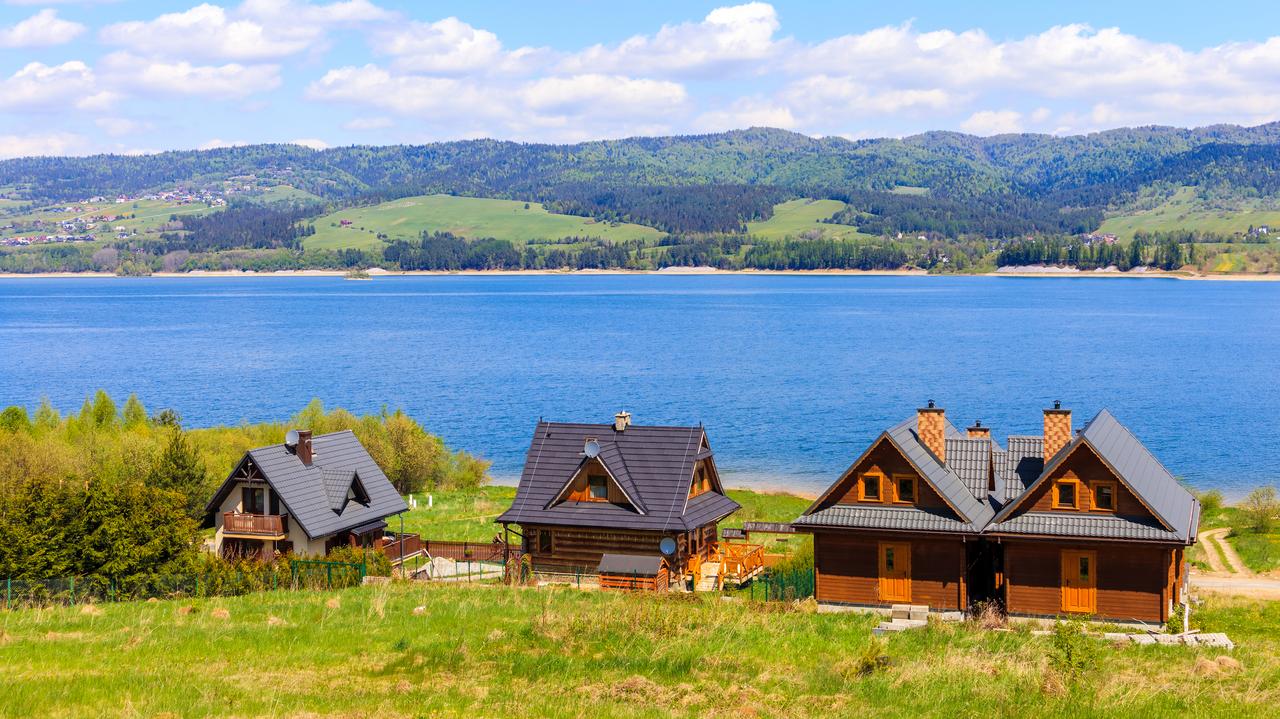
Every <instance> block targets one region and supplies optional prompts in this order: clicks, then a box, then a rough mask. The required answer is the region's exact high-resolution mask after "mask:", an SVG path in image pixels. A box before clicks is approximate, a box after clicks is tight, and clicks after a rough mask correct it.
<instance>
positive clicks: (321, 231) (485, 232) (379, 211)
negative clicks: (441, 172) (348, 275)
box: [306, 195, 661, 250]
mask: <svg viewBox="0 0 1280 719" xmlns="http://www.w3.org/2000/svg"><path fill="white" fill-rule="evenodd" d="M526 208H527V209H526ZM343 220H348V221H350V222H351V224H350V225H348V226H346V227H344V226H342V221H343ZM315 226H316V234H315V235H312V236H311V237H308V238H307V240H306V247H307V249H330V250H333V249H343V248H359V249H376V248H379V247H381V246H382V244H383V241H382V240H380V239H379V238H378V235H379V234H382V235H385V236H386V239H388V240H410V239H417V238H418V237H419V236H420V235H421V234H422V232H423V231H424V230H426V231H430V232H451V233H453V234H455V235H458V236H461V237H467V238H482V237H493V238H495V239H499V240H510V241H512V242H525V241H528V240H557V239H560V238H562V237H575V236H576V237H599V238H602V239H605V240H611V241H616V242H621V241H625V240H655V239H657V238H658V237H659V235H660V234H661V233H660V232H658V230H655V229H654V228H652V227H644V226H641V225H632V224H625V223H618V224H612V223H606V222H598V221H596V220H593V219H591V218H588V217H577V216H574V215H557V214H552V213H550V212H547V211H546V210H545V209H544V208H543V207H542V205H541V204H539V203H536V202H531V203H524V202H516V201H512V200H493V199H486V198H476V197H454V196H451V195H420V196H417V197H405V198H401V199H399V200H392V201H390V202H382V203H379V204H377V205H370V206H368V207H353V208H350V209H346V210H341V211H339V212H334V213H332V214H330V215H325V216H324V217H321V218H318V219H317V220H316V221H315Z"/></svg>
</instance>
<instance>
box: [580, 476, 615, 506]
mask: <svg viewBox="0 0 1280 719" xmlns="http://www.w3.org/2000/svg"><path fill="white" fill-rule="evenodd" d="M593 479H599V480H601V486H603V487H604V496H601V497H597V496H596V495H595V494H594V493H593V492H592V491H591V480H593ZM584 484H585V485H586V486H585V487H583V489H584V490H586V496H587V499H586V501H588V502H608V501H609V475H607V474H590V473H588V474H587V476H586V480H585V482H584Z"/></svg>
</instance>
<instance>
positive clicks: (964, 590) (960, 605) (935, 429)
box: [795, 403, 1199, 622]
mask: <svg viewBox="0 0 1280 719" xmlns="http://www.w3.org/2000/svg"><path fill="white" fill-rule="evenodd" d="M1198 522H1199V504H1198V502H1197V501H1196V499H1195V498H1194V497H1193V496H1192V495H1191V493H1190V492H1188V491H1187V490H1186V489H1184V488H1183V487H1182V486H1181V485H1179V484H1178V483H1177V482H1176V481H1175V480H1174V478H1173V476H1172V475H1170V474H1169V472H1168V470H1166V469H1165V468H1164V467H1163V466H1162V465H1161V464H1160V463H1159V462H1158V461H1157V460H1156V459H1155V457H1153V456H1152V455H1151V453H1150V452H1149V451H1148V450H1147V449H1146V448H1145V447H1144V446H1143V445H1142V444H1141V443H1140V442H1139V441H1138V440H1137V439H1136V438H1135V437H1134V436H1133V434H1132V433H1130V432H1129V430H1127V429H1126V428H1125V427H1124V426H1123V425H1121V424H1120V423H1119V422H1117V421H1116V419H1115V418H1114V417H1112V416H1111V414H1110V413H1109V412H1107V411H1106V410H1103V411H1102V412H1100V413H1099V414H1098V415H1097V416H1096V417H1094V418H1093V420H1091V421H1090V422H1089V423H1088V424H1087V425H1086V426H1085V427H1084V429H1083V430H1081V431H1080V433H1079V434H1078V435H1077V434H1075V433H1074V432H1073V429H1072V426H1071V412H1070V411H1069V410H1065V409H1062V408H1061V407H1060V406H1057V405H1056V404H1055V407H1054V408H1053V409H1049V410H1045V412H1044V434H1043V435H1041V436H1034V437H1027V436H1021V437H1020V436H1011V437H1009V438H1008V447H1007V448H1004V447H1001V446H1000V445H999V444H998V443H997V442H996V441H995V440H994V439H992V437H991V431H990V429H989V428H987V427H983V426H982V425H981V423H976V424H975V425H974V426H973V427H970V428H969V429H968V430H967V431H965V432H963V433H962V432H960V431H959V430H957V429H956V428H955V427H954V426H953V425H952V424H951V423H950V422H948V421H947V419H946V415H945V413H944V411H943V410H942V409H941V408H937V407H934V406H933V404H932V403H930V404H929V406H928V407H925V408H922V409H920V410H919V411H918V412H917V415H916V417H914V418H912V419H909V420H907V421H904V422H902V423H900V424H898V425H896V426H894V427H892V428H890V429H889V430H887V431H886V432H884V433H882V434H881V435H880V436H879V437H878V438H876V440H875V441H873V442H872V444H871V446H870V447H868V449H867V450H866V452H864V453H863V455H862V456H860V457H859V458H858V459H857V460H856V461H855V462H854V463H853V465H851V466H850V468H849V469H848V470H847V471H846V472H845V473H844V474H843V475H841V477H840V478H839V479H838V480H837V481H836V482H835V483H834V484H833V485H832V486H831V488H829V489H828V490H827V491H826V492H824V493H823V495H822V496H821V497H819V498H818V500H817V501H816V502H814V503H813V505H812V506H810V507H809V509H807V510H806V511H805V513H804V515H803V516H801V517H800V518H799V519H797V520H796V522H795V525H796V527H797V528H799V529H804V530H805V531H810V532H812V533H813V534H814V562H815V565H816V570H817V572H816V573H817V596H818V600H819V601H820V602H829V603H839V604H851V605H862V606H883V605H889V604H898V603H910V604H925V605H928V606H929V607H930V608H932V609H936V610H955V609H966V608H968V607H969V606H970V605H971V604H972V603H974V602H976V601H980V600H994V601H996V602H999V603H1001V604H1002V605H1003V606H1004V607H1005V609H1006V610H1007V611H1008V612H1009V613H1010V614H1015V615H1028V616H1057V615H1066V614H1079V615H1088V616H1096V617H1099V618H1107V619H1113V620H1120V621H1141V622H1163V621H1165V620H1166V619H1168V617H1169V615H1170V612H1171V611H1172V608H1173V605H1174V604H1176V603H1177V602H1179V601H1181V599H1182V594H1181V587H1182V584H1183V581H1184V579H1185V572H1186V569H1185V561H1184V557H1183V553H1184V549H1185V547H1186V546H1188V545H1190V544H1192V543H1194V541H1195V537H1196V528H1197V526H1198Z"/></svg>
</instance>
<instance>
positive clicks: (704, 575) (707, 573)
mask: <svg viewBox="0 0 1280 719" xmlns="http://www.w3.org/2000/svg"><path fill="white" fill-rule="evenodd" d="M698 576H699V579H698V584H697V586H695V587H694V588H693V589H694V591H695V592H714V591H717V590H719V589H720V562H713V561H706V562H703V563H702V566H701V568H700V569H699V570H698Z"/></svg>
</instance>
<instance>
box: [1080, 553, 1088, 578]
mask: <svg viewBox="0 0 1280 719" xmlns="http://www.w3.org/2000/svg"><path fill="white" fill-rule="evenodd" d="M1080 581H1081V582H1084V583H1085V584H1088V583H1089V555H1087V554H1081V555H1080Z"/></svg>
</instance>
